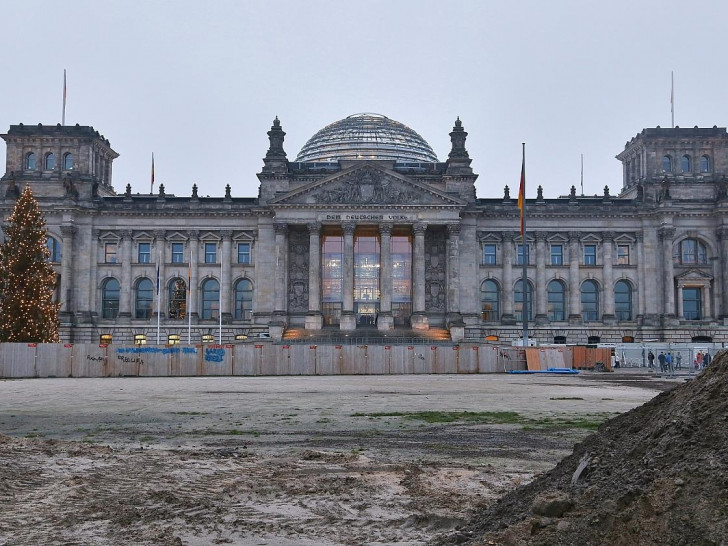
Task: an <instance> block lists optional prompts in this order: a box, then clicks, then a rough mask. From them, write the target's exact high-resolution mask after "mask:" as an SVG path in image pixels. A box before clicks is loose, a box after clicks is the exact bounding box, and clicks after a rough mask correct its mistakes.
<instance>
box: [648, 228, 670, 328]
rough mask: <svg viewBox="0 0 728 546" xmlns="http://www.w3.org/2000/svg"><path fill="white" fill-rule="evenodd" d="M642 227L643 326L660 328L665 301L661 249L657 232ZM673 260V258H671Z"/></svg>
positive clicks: (653, 229)
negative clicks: (662, 304) (661, 277)
mask: <svg viewBox="0 0 728 546" xmlns="http://www.w3.org/2000/svg"><path fill="white" fill-rule="evenodd" d="M647 222H648V220H645V224H646V225H643V227H642V233H643V235H644V241H643V244H642V256H643V261H642V271H643V285H642V287H641V288H643V289H644V293H645V314H644V316H643V317H642V325H643V326H655V327H660V326H661V321H660V303H661V302H662V301H664V299H663V291H664V290H663V284H662V283H661V282H660V275H661V270H662V267H661V265H660V261H661V260H660V258H661V257H660V255H659V252H660V248H659V242H658V240H657V230H656V229H655V228H654V227H653V226H652V225H649V224H647ZM670 259H672V256H670Z"/></svg>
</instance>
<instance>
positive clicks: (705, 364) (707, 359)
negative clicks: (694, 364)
mask: <svg viewBox="0 0 728 546" xmlns="http://www.w3.org/2000/svg"><path fill="white" fill-rule="evenodd" d="M711 360H713V358H712V357H711V356H710V353H709V352H708V351H705V355H703V368H707V367H708V366H710V361H711Z"/></svg>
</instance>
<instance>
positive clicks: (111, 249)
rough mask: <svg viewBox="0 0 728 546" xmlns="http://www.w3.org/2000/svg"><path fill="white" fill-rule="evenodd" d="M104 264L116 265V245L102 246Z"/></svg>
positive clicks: (107, 244)
mask: <svg viewBox="0 0 728 546" xmlns="http://www.w3.org/2000/svg"><path fill="white" fill-rule="evenodd" d="M104 262H105V263H107V264H115V263H116V243H106V244H104Z"/></svg>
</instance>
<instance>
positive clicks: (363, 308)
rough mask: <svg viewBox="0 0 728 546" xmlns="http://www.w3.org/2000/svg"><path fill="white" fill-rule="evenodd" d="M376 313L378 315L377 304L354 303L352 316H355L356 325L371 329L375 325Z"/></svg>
mask: <svg viewBox="0 0 728 546" xmlns="http://www.w3.org/2000/svg"><path fill="white" fill-rule="evenodd" d="M377 313H379V304H377V303H355V304H354V314H355V315H356V325H357V326H362V327H371V326H376V325H377Z"/></svg>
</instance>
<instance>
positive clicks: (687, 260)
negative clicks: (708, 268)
mask: <svg viewBox="0 0 728 546" xmlns="http://www.w3.org/2000/svg"><path fill="white" fill-rule="evenodd" d="M673 257H674V258H675V259H676V260H677V261H678V262H679V263H681V264H684V265H695V264H703V265H704V264H707V263H708V251H707V249H706V248H705V245H704V244H703V243H701V242H700V241H698V240H697V239H683V240H682V241H680V245H679V246H678V253H677V256H673Z"/></svg>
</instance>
